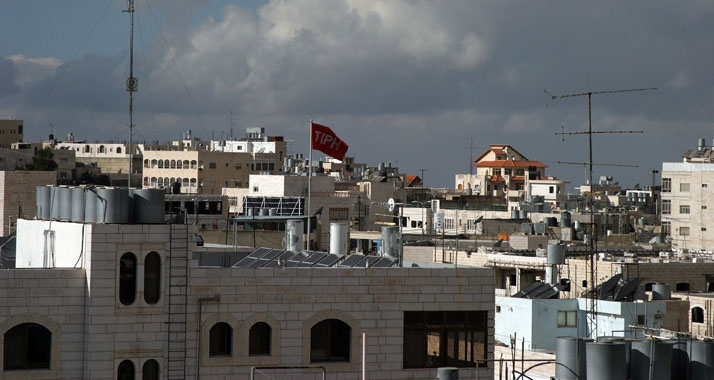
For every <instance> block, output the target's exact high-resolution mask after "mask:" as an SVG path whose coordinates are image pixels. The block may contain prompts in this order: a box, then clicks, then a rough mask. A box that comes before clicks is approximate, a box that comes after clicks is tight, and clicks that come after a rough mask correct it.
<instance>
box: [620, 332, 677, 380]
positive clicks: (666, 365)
mask: <svg viewBox="0 0 714 380" xmlns="http://www.w3.org/2000/svg"><path fill="white" fill-rule="evenodd" d="M652 344H654V361H653V363H654V368H653V374H654V378H653V380H670V379H671V376H672V343H668V342H665V341H661V340H660V341H653V340H636V341H633V342H632V351H630V365H631V367H630V368H631V370H630V371H631V374H632V380H649V379H650V361H651V360H652Z"/></svg>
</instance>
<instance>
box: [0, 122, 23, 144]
mask: <svg viewBox="0 0 714 380" xmlns="http://www.w3.org/2000/svg"><path fill="white" fill-rule="evenodd" d="M22 140H23V121H22V120H0V149H10V147H11V146H12V144H13V143H16V142H22Z"/></svg>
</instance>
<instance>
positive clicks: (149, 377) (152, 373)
mask: <svg viewBox="0 0 714 380" xmlns="http://www.w3.org/2000/svg"><path fill="white" fill-rule="evenodd" d="M141 380H159V362H157V361H156V360H154V359H149V360H147V361H146V362H144V366H143V367H141Z"/></svg>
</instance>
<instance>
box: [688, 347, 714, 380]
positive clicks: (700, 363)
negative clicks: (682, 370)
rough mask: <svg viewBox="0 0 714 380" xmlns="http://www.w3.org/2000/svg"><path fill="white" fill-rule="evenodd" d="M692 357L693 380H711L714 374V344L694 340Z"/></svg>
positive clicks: (691, 375)
mask: <svg viewBox="0 0 714 380" xmlns="http://www.w3.org/2000/svg"><path fill="white" fill-rule="evenodd" d="M690 352H691V356H690V366H689V370H690V371H691V373H690V376H689V378H690V379H691V380H705V379H706V380H709V379H711V378H712V374H713V373H714V342H711V341H702V340H692V348H691V351H690Z"/></svg>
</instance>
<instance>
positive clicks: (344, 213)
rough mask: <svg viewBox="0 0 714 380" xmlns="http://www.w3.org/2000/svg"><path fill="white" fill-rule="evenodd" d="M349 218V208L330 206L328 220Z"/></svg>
mask: <svg viewBox="0 0 714 380" xmlns="http://www.w3.org/2000/svg"><path fill="white" fill-rule="evenodd" d="M349 218H350V209H349V208H346V207H345V208H331V209H330V220H348V219H349Z"/></svg>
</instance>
